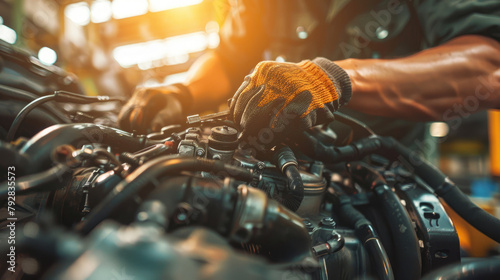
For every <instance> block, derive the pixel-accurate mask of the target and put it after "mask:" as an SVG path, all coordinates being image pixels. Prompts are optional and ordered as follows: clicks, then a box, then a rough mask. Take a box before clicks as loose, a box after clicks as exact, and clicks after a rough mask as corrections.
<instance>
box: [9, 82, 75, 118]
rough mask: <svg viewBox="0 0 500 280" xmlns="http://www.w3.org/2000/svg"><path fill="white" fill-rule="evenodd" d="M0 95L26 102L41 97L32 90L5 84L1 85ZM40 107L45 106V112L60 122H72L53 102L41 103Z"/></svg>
mask: <svg viewBox="0 0 500 280" xmlns="http://www.w3.org/2000/svg"><path fill="white" fill-rule="evenodd" d="M0 95H1V96H6V97H8V99H10V100H12V99H17V100H22V101H25V102H26V103H30V102H31V101H33V100H35V99H37V98H38V97H39V96H38V95H36V94H33V93H31V92H28V91H25V90H22V89H17V88H12V87H8V86H5V85H0ZM40 107H42V108H44V109H45V110H44V112H46V113H47V114H51V115H53V116H54V117H55V118H56V119H57V121H59V122H60V123H71V120H70V119H69V118H68V117H67V116H66V115H65V114H64V113H63V112H61V111H60V110H59V108H57V107H56V106H54V105H53V104H50V103H47V104H41V105H40Z"/></svg>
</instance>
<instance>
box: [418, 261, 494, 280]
mask: <svg viewBox="0 0 500 280" xmlns="http://www.w3.org/2000/svg"><path fill="white" fill-rule="evenodd" d="M434 279H440V280H475V279H481V280H498V279H500V258H498V257H494V258H489V259H476V260H474V261H471V262H464V261H462V263H457V264H452V265H449V266H446V267H443V268H441V269H438V270H436V271H433V272H431V273H429V274H427V275H425V276H424V277H423V278H422V280H434Z"/></svg>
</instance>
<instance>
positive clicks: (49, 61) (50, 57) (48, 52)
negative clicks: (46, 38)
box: [38, 47, 57, 65]
mask: <svg viewBox="0 0 500 280" xmlns="http://www.w3.org/2000/svg"><path fill="white" fill-rule="evenodd" d="M38 59H39V60H40V62H41V63H43V64H45V65H53V64H54V63H56V61H57V53H56V52H55V51H54V50H53V49H51V48H47V47H43V48H41V49H40V50H39V51H38Z"/></svg>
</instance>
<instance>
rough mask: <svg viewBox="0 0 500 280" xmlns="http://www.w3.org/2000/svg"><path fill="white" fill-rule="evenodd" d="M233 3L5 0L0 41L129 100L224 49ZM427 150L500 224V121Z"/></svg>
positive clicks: (478, 239)
mask: <svg viewBox="0 0 500 280" xmlns="http://www.w3.org/2000/svg"><path fill="white" fill-rule="evenodd" d="M227 1H228V0H225V1H224V0H182V1H180V0H87V1H81V0H80V1H78V0H77V1H74V0H0V40H2V41H4V43H5V42H6V43H8V44H12V45H15V46H16V47H19V48H22V49H25V50H28V51H29V52H31V53H32V54H33V56H35V57H37V58H38V59H39V60H40V62H41V63H43V64H45V65H57V66H59V67H61V68H63V69H64V70H66V71H68V72H72V73H74V74H75V75H76V76H77V77H78V78H79V80H80V82H81V83H82V85H83V87H84V89H85V91H86V93H87V94H89V95H97V94H105V95H112V96H129V95H130V94H131V93H132V92H133V89H134V88H135V87H136V86H137V85H147V86H153V85H159V84H169V83H175V82H179V81H182V80H183V78H184V77H185V75H186V71H187V69H188V68H189V67H190V65H191V64H192V63H193V61H194V60H195V59H196V58H197V57H199V56H200V55H201V54H203V52H205V51H206V50H208V49H213V48H216V47H217V46H218V44H219V36H218V30H219V27H220V26H221V25H222V23H223V21H224V17H225V15H226V13H227V12H228V11H229V4H228V3H227ZM428 127H429V129H428V133H429V137H428V138H427V140H426V141H425V142H422V143H421V150H422V151H424V152H425V153H426V155H427V157H428V159H429V160H431V161H433V162H434V163H436V164H437V165H438V166H439V167H440V169H442V170H443V171H444V172H445V173H446V174H448V175H449V176H450V177H451V178H452V179H453V180H454V181H455V182H457V183H458V185H460V186H464V187H466V189H464V191H465V192H467V193H469V194H470V195H471V196H472V197H473V199H474V201H475V202H476V203H478V204H479V205H481V206H482V207H483V208H485V209H487V210H488V211H490V212H491V213H494V214H495V215H496V216H497V217H499V218H500V195H499V193H498V190H499V188H498V178H500V130H499V128H500V114H499V113H498V112H482V113H478V114H471V115H469V114H468V113H466V114H464V115H463V118H455V117H452V118H450V121H449V122H447V123H446V122H435V123H430V124H429V126H428ZM453 218H454V221H455V225H456V226H457V228H458V230H459V234H460V235H461V238H460V240H461V243H462V246H463V248H464V249H465V250H466V251H467V253H468V254H470V255H471V256H485V255H487V254H488V253H489V252H488V251H489V250H494V248H495V246H494V244H495V243H494V242H493V241H492V240H490V239H489V238H487V237H483V236H482V235H481V234H480V233H479V232H477V231H476V230H474V229H472V228H470V227H469V226H465V223H462V222H461V221H460V219H459V218H458V217H456V215H453Z"/></svg>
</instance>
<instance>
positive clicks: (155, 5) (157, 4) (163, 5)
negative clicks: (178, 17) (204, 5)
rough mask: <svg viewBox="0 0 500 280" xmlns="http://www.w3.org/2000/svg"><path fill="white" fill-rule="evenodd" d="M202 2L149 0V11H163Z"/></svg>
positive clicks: (193, 0)
mask: <svg viewBox="0 0 500 280" xmlns="http://www.w3.org/2000/svg"><path fill="white" fill-rule="evenodd" d="M201 2H203V0H149V10H150V11H151V12H159V11H165V10H170V9H175V8H180V7H186V6H192V5H196V4H199V3H201Z"/></svg>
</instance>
